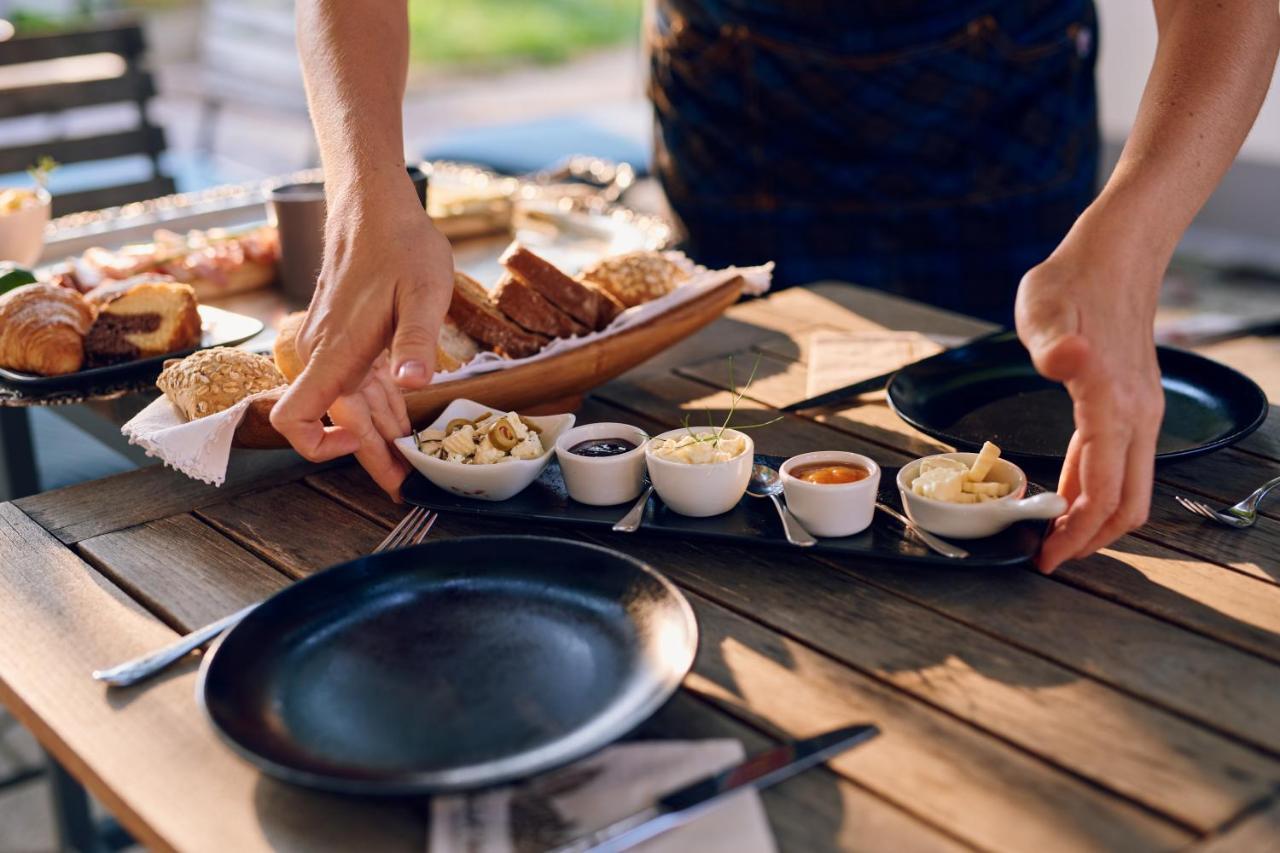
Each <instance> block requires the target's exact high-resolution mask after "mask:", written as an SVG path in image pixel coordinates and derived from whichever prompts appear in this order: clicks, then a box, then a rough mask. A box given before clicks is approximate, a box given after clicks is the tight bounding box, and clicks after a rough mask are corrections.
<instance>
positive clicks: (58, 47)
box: [0, 24, 146, 65]
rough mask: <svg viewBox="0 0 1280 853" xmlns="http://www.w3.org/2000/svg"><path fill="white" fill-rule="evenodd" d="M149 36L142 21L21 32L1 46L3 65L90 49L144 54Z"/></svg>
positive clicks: (65, 55) (78, 54)
mask: <svg viewBox="0 0 1280 853" xmlns="http://www.w3.org/2000/svg"><path fill="white" fill-rule="evenodd" d="M145 44H146V40H145V38H144V36H143V31H142V27H141V26H139V25H138V24H121V25H118V26H114V27H111V26H108V27H101V28H94V29H85V30H71V31H66V32H57V33H49V34H47V35H31V36H19V37H17V38H13V39H10V40H9V41H7V42H5V43H4V48H3V49H0V65H17V64H19V63H23V62H42V61H44V60H47V59H62V58H64V57H68V56H84V55H86V54H90V53H116V54H119V55H121V56H123V57H125V58H126V59H132V58H134V57H137V56H140V55H141V54H142V51H143V49H144V47H145Z"/></svg>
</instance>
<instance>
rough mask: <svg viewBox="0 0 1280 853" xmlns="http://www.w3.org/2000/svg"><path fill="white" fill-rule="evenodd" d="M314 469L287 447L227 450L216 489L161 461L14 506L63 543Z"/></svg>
mask: <svg viewBox="0 0 1280 853" xmlns="http://www.w3.org/2000/svg"><path fill="white" fill-rule="evenodd" d="M315 470H317V466H315V465H313V464H311V463H309V462H307V461H305V460H304V459H302V457H300V456H298V455H297V454H296V453H294V452H293V451H291V450H274V451H263V450H259V451H252V452H248V453H235V454H232V458H231V467H230V469H229V470H228V472H227V481H226V483H225V484H224V485H223V486H222V487H221V488H215V487H213V486H210V485H208V484H206V483H202V482H200V481H198V480H192V479H191V478H190V477H188V476H186V475H185V474H182V473H179V472H178V471H175V470H173V469H171V468H166V467H163V466H161V465H158V464H157V465H153V466H152V467H150V468H141V469H139V470H137V471H127V472H125V473H123V474H117V475H115V476H113V477H106V478H104V479H102V480H94V481H92V482H88V483H78V484H76V485H74V486H67V487H65V488H62V489H54V490H53V491H50V492H41V493H40V494H38V495H32V496H30V497H27V498H22V499H21V500H20V501H17V502H16V504H17V506H18V507H19V508H20V509H21V510H22V511H23V512H25V513H27V514H28V515H29V516H30V517H31V518H32V519H34V520H35V521H36V523H37V524H39V525H40V526H41V527H43V528H44V529H45V530H48V531H49V532H50V533H52V534H53V535H54V536H56V537H58V538H59V539H60V540H62V541H63V542H64V543H66V544H73V543H76V542H79V541H80V540H81V539H88V538H89V537H91V536H98V535H100V534H103V533H110V532H111V531H113V530H119V529H121V528H123V527H131V526H132V525H135V524H142V523H143V522H147V521H154V520H155V519H157V518H165V517H167V516H170V515H175V514H177V513H181V512H187V511H188V510H190V509H192V508H193V507H198V506H203V505H204V504H208V503H215V502H218V501H225V500H227V499H229V498H232V497H234V496H236V495H238V494H243V493H244V492H247V491H253V490H255V489H261V488H263V486H264V484H267V483H285V482H288V481H290V480H296V479H298V478H300V477H302V476H303V475H305V474H309V473H311V472H313V471H315Z"/></svg>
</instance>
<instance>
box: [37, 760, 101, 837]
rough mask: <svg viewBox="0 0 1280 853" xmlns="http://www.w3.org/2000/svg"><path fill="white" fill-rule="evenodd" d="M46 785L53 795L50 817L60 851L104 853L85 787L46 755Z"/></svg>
mask: <svg viewBox="0 0 1280 853" xmlns="http://www.w3.org/2000/svg"><path fill="white" fill-rule="evenodd" d="M48 758H49V785H50V792H51V794H52V796H53V819H54V823H55V824H56V827H55V828H56V829H57V832H58V850H59V851H61V853H106V848H105V846H104V845H103V844H102V841H101V839H100V838H99V836H98V828H97V826H96V825H95V824H94V822H93V814H92V813H91V812H90V811H89V795H88V794H87V793H85V790H84V788H83V787H82V786H81V785H80V783H79V782H77V781H76V780H75V779H74V778H72V776H71V774H70V773H68V772H67V771H66V770H63V769H62V765H60V764H59V763H58V762H57V761H54V759H53V757H52V756H49V757H48Z"/></svg>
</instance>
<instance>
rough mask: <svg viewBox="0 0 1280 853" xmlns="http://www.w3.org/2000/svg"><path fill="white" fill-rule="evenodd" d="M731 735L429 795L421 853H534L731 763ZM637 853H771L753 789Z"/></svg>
mask: <svg viewBox="0 0 1280 853" xmlns="http://www.w3.org/2000/svg"><path fill="white" fill-rule="evenodd" d="M742 758H743V749H742V744H740V743H739V742H738V741H736V740H704V741H640V742H635V743H624V744H619V745H616V746H613V747H610V748H609V749H606V750H605V751H603V752H601V753H600V754H598V755H596V756H593V757H591V758H587V759H584V760H582V761H579V762H577V763H576V764H572V765H570V766H568V767H566V768H563V769H560V770H556V771H552V772H550V773H546V774H543V775H541V776H537V777H534V778H533V779H530V780H528V781H526V782H523V783H521V784H519V785H515V786H512V787H508V788H499V789H495V790H489V791H483V792H481V793H478V794H468V795H456V796H443V797H434V798H432V800H431V833H430V837H429V839H428V846H427V851H428V853H534V851H539V853H540V851H544V850H547V849H549V848H552V847H556V846H558V845H561V844H566V843H568V842H570V841H573V840H575V839H577V838H578V837H579V836H582V835H584V834H586V833H588V832H593V831H595V830H597V829H601V828H603V827H605V826H608V825H609V824H610V823H612V822H614V821H616V820H619V819H621V818H624V817H627V816H628V815H632V814H635V813H636V812H638V811H640V810H642V809H645V808H647V807H649V806H651V805H653V803H654V802H655V801H656V800H657V799H658V798H660V797H661V796H662V795H664V794H667V793H669V792H671V791H672V790H674V789H676V788H679V787H681V786H682V785H686V784H688V783H690V782H693V781H696V780H698V779H701V778H702V777H704V776H708V775H710V774H712V773H717V772H719V771H721V770H724V769H725V768H726V767H729V766H730V765H732V764H735V763H737V762H739V761H741V760H742ZM636 849H637V850H641V851H645V853H668V851H670V853H684V851H689V850H697V851H699V853H772V851H773V850H775V849H776V848H775V846H774V843H773V835H772V834H771V832H770V831H769V823H768V820H767V819H766V818H765V814H764V808H763V806H761V804H760V796H759V795H758V794H757V793H756V792H755V791H747V792H744V793H741V794H737V795H734V796H733V797H731V798H729V799H726V800H725V801H724V802H722V803H719V804H717V805H716V806H715V807H714V808H712V809H711V810H710V811H708V812H706V813H705V814H703V815H701V816H699V817H698V818H696V819H695V820H693V821H692V822H690V823H688V824H686V825H684V826H682V827H679V828H678V829H675V830H672V831H671V832H668V833H666V834H665V835H660V836H658V837H656V838H653V839H650V840H649V841H647V842H645V843H644V844H642V845H640V846H639V847H637V848H636Z"/></svg>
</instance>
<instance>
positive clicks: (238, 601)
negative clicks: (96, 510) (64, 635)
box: [77, 515, 289, 631]
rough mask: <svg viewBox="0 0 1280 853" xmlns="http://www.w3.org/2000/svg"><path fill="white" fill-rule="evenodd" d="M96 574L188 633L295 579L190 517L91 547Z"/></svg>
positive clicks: (87, 552) (92, 542) (88, 553)
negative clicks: (101, 575)
mask: <svg viewBox="0 0 1280 853" xmlns="http://www.w3.org/2000/svg"><path fill="white" fill-rule="evenodd" d="M77 550H78V551H79V552H80V554H81V555H82V556H83V557H84V558H85V559H86V560H87V561H88V562H89V563H91V564H92V565H93V566H94V567H95V568H97V569H98V570H99V571H101V572H102V573H103V574H104V575H106V576H107V577H108V578H110V579H111V580H112V581H113V582H114V583H115V584H116V585H118V586H120V587H121V588H122V589H124V590H125V591H126V592H127V593H129V595H130V596H131V597H133V599H134V600H136V601H139V602H141V603H142V604H143V605H144V606H145V607H146V608H147V609H148V610H150V611H151V612H152V613H155V614H157V615H158V616H160V618H161V619H163V620H164V621H165V622H167V623H168V624H169V625H170V626H172V627H174V628H176V629H178V630H181V631H187V630H190V629H191V628H193V627H197V626H199V625H203V624H206V623H208V622H212V621H213V620H215V619H219V618H221V617H223V616H225V615H227V614H229V613H234V612H236V611H237V610H240V609H241V608H243V607H246V606H248V605H250V604H252V603H254V602H255V601H260V600H261V599H263V598H266V597H267V596H269V595H271V594H272V593H274V592H276V591H277V590H279V589H282V588H283V587H285V586H287V585H288V583H289V579H288V578H287V577H286V576H285V575H283V574H281V573H280V572H278V571H276V570H275V569H273V568H271V567H270V566H269V565H267V564H266V563H264V562H262V561H261V560H259V559H258V558H256V557H254V556H253V555H251V554H249V553H248V552H247V551H245V550H244V549H242V548H240V547H239V546H238V545H235V544H233V543H232V542H231V541H230V540H229V539H227V538H226V537H225V536H223V535H222V534H220V533H218V532H217V531H215V530H213V529H212V528H211V527H209V526H208V525H207V524H203V523H201V522H200V521H197V520H196V519H195V518H194V517H192V516H190V515H175V516H171V517H169V518H162V519H159V520H157V521H150V522H147V523H146V524H140V525H138V526H136V527H130V528H126V529H125V530H118V531H115V532H113V533H104V534H103V535H101V536H95V537H93V538H91V539H85V540H83V541H81V542H80V544H79V545H78V546H77Z"/></svg>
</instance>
